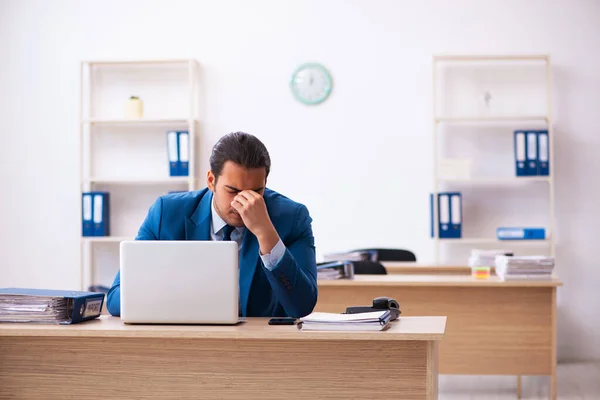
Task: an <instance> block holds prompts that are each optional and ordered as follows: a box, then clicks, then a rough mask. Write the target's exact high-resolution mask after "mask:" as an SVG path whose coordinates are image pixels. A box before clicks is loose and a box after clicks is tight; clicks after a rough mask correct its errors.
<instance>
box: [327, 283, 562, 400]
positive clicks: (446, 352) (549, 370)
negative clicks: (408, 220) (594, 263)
mask: <svg viewBox="0 0 600 400" xmlns="http://www.w3.org/2000/svg"><path fill="white" fill-rule="evenodd" d="M318 285H319V300H318V303H317V306H316V311H327V312H343V311H344V310H345V308H346V307H347V306H350V305H370V304H372V302H373V299H374V298H375V297H379V296H389V297H393V298H394V299H396V300H398V302H399V303H400V309H401V311H402V315H404V316H411V315H429V316H436V315H444V316H447V318H448V321H447V329H446V335H445V337H444V341H443V342H442V343H440V364H439V372H440V373H441V374H466V375H516V376H520V375H549V376H551V386H550V393H551V398H555V395H556V289H557V287H558V286H561V285H562V283H561V282H560V281H559V280H558V279H553V280H551V281H537V282H531V281H506V282H505V281H502V280H500V279H499V278H498V277H497V276H491V277H490V278H489V279H487V280H478V279H475V278H472V277H471V276H470V275H462V274H454V275H450V274H443V275H442V274H429V275H418V274H414V273H413V274H396V275H357V276H356V277H355V279H354V280H335V281H319V283H318Z"/></svg>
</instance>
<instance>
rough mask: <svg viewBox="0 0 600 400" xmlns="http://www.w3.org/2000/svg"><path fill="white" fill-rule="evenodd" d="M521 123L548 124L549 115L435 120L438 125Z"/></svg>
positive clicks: (443, 118)
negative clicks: (537, 122)
mask: <svg viewBox="0 0 600 400" xmlns="http://www.w3.org/2000/svg"><path fill="white" fill-rule="evenodd" d="M519 121H544V122H548V116H547V115H505V116H502V115H500V116H489V117H440V118H435V122H436V123H444V122H445V123H454V124H460V123H474V122H519Z"/></svg>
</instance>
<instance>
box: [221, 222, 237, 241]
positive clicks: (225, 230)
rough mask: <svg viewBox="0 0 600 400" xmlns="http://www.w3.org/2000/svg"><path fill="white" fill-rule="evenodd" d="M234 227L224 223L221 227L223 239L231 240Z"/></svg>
mask: <svg viewBox="0 0 600 400" xmlns="http://www.w3.org/2000/svg"><path fill="white" fill-rule="evenodd" d="M234 229H235V228H234V227H233V226H231V225H225V226H224V227H223V240H231V232H233V230H234Z"/></svg>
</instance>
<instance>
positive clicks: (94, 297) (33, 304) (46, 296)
mask: <svg viewBox="0 0 600 400" xmlns="http://www.w3.org/2000/svg"><path fill="white" fill-rule="evenodd" d="M103 303H104V293H90V292H74V291H64V290H45V289H26V288H6V289H0V322H30V323H41V324H75V323H77V322H82V321H87V320H90V319H94V318H97V317H99V316H100V314H101V312H102V304H103Z"/></svg>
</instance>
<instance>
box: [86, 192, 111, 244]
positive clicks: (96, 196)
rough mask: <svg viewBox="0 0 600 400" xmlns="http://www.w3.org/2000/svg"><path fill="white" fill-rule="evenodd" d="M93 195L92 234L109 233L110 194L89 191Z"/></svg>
mask: <svg viewBox="0 0 600 400" xmlns="http://www.w3.org/2000/svg"><path fill="white" fill-rule="evenodd" d="M90 193H91V194H92V195H93V200H92V214H93V222H94V223H93V225H94V236H109V235H110V194H109V193H108V192H90Z"/></svg>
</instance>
